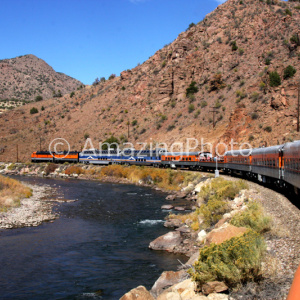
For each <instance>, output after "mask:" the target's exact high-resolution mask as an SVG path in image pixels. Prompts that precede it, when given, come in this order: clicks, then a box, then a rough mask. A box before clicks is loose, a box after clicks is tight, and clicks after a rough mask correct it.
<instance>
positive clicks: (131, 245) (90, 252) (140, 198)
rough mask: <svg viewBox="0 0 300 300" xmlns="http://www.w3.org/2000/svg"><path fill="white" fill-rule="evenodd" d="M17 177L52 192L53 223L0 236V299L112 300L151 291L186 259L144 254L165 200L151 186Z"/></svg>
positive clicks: (160, 219) (159, 226) (161, 217)
mask: <svg viewBox="0 0 300 300" xmlns="http://www.w3.org/2000/svg"><path fill="white" fill-rule="evenodd" d="M17 179H19V180H21V181H24V182H28V183H30V184H35V185H48V186H49V187H51V188H52V189H53V192H52V193H53V194H52V195H51V198H52V197H54V198H58V199H70V200H76V201H75V202H72V203H58V204H56V205H55V207H54V210H55V212H57V213H58V214H59V215H60V217H59V218H58V219H57V220H55V221H54V222H51V223H50V222H47V223H43V224H42V225H40V226H38V227H28V228H19V229H12V230H2V231H0V266H1V268H0V291H1V295H0V298H1V299H108V300H110V299H111V300H116V299H119V298H120V297H121V296H122V295H123V294H125V293H126V292H128V291H129V290H130V289H132V288H134V287H137V286H138V285H144V286H145V287H146V288H147V289H150V288H151V286H152V285H153V284H154V282H155V281H156V279H157V278H158V277H159V275H160V274H161V273H162V272H163V271H165V270H177V266H178V265H179V262H178V259H179V260H180V261H182V262H185V260H186V259H185V257H184V256H180V255H174V254H169V253H164V252H157V251H151V250H149V249H148V245H149V243H150V242H151V241H152V240H153V239H155V238H156V237H158V236H160V235H162V234H165V233H166V232H168V229H166V228H164V227H163V220H164V217H165V216H166V215H167V214H168V212H166V211H162V210H161V209H160V207H161V205H163V204H166V201H165V197H166V195H165V194H163V193H161V192H159V191H155V190H153V189H150V188H146V187H140V186H134V185H125V184H109V183H100V182H97V181H86V180H71V179H67V180H57V179H44V178H33V177H17Z"/></svg>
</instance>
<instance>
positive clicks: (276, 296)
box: [226, 176, 300, 300]
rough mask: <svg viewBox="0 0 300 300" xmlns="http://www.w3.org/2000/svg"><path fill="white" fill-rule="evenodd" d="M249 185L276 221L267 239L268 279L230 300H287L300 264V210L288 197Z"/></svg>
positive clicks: (244, 289)
mask: <svg viewBox="0 0 300 300" xmlns="http://www.w3.org/2000/svg"><path fill="white" fill-rule="evenodd" d="M226 177H227V176H226ZM248 184H249V187H250V189H251V191H254V192H253V193H251V194H252V198H253V200H257V201H259V202H260V203H261V204H262V205H263V208H264V211H265V213H266V214H267V215H269V216H271V217H272V229H271V231H270V232H269V233H267V234H266V235H265V238H266V245H267V257H266V260H265V262H264V265H265V267H264V269H265V274H264V275H267V276H266V277H267V278H265V279H264V280H263V281H262V282H260V283H259V284H256V283H248V284H247V285H246V286H244V287H243V288H241V289H240V290H239V291H237V292H232V293H231V294H230V297H229V299H236V300H237V299H239V300H247V299H249V300H250V299H261V300H269V299H270V300H271V299H272V300H281V299H282V300H283V299H286V297H287V295H288V292H289V289H290V286H291V284H292V281H293V278H294V274H295V272H296V270H297V268H298V266H299V263H300V235H299V233H300V210H299V209H298V208H297V207H296V206H295V205H294V204H292V203H291V201H290V200H289V199H288V198H287V197H285V196H284V195H282V194H280V193H278V192H276V191H274V190H271V189H269V188H267V187H264V186H261V185H259V184H256V183H253V182H248ZM299 198H300V197H299ZM299 198H298V199H299ZM298 201H299V202H300V199H299V200H298ZM298 206H299V205H298Z"/></svg>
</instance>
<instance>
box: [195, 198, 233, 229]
mask: <svg viewBox="0 0 300 300" xmlns="http://www.w3.org/2000/svg"><path fill="white" fill-rule="evenodd" d="M226 212H228V204H227V202H226V201H223V200H215V199H211V200H208V202H207V204H202V205H201V207H200V208H199V213H200V214H201V215H202V217H203V219H204V221H203V223H204V225H205V226H207V227H210V226H213V225H215V224H216V223H217V222H218V221H219V220H221V219H222V217H223V215H224V214H225V213H226Z"/></svg>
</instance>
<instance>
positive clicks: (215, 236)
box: [205, 223, 248, 245]
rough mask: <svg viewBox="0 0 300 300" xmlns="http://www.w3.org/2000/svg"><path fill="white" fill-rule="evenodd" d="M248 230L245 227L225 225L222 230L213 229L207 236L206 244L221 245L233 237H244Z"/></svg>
mask: <svg viewBox="0 0 300 300" xmlns="http://www.w3.org/2000/svg"><path fill="white" fill-rule="evenodd" d="M247 230H248V229H247V228H245V227H236V226H233V225H230V224H228V223H225V224H224V225H223V226H221V227H220V228H216V229H213V230H212V231H211V232H210V233H208V234H207V236H206V242H205V244H206V245H209V244H211V243H215V244H221V243H223V242H224V241H226V240H229V239H231V238H233V237H236V236H240V235H243V234H244V233H245V232H246V231H247Z"/></svg>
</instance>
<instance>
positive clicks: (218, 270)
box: [189, 230, 266, 287]
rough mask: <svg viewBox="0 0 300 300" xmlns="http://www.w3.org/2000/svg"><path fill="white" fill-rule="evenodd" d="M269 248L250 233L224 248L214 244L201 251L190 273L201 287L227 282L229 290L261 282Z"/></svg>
mask: <svg viewBox="0 0 300 300" xmlns="http://www.w3.org/2000/svg"><path fill="white" fill-rule="evenodd" d="M265 248H266V247H265V243H264V240H263V238H262V237H261V236H260V235H259V234H258V233H257V232H255V231H253V230H249V231H248V232H246V233H245V234H244V235H242V236H239V237H234V238H231V239H229V240H227V241H225V242H223V243H222V244H220V245H215V244H212V245H210V246H206V247H204V248H203V249H201V250H200V257H199V260H198V261H197V262H196V263H195V265H194V268H193V269H190V270H189V273H190V274H191V275H192V279H193V280H194V281H195V282H196V283H197V285H198V286H199V287H201V286H202V285H203V284H204V283H205V282H208V281H223V282H225V283H226V284H227V286H228V287H235V286H238V285H240V284H243V283H245V282H248V281H258V280H260V279H261V271H260V265H261V260H262V257H263V254H264V252H265Z"/></svg>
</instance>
